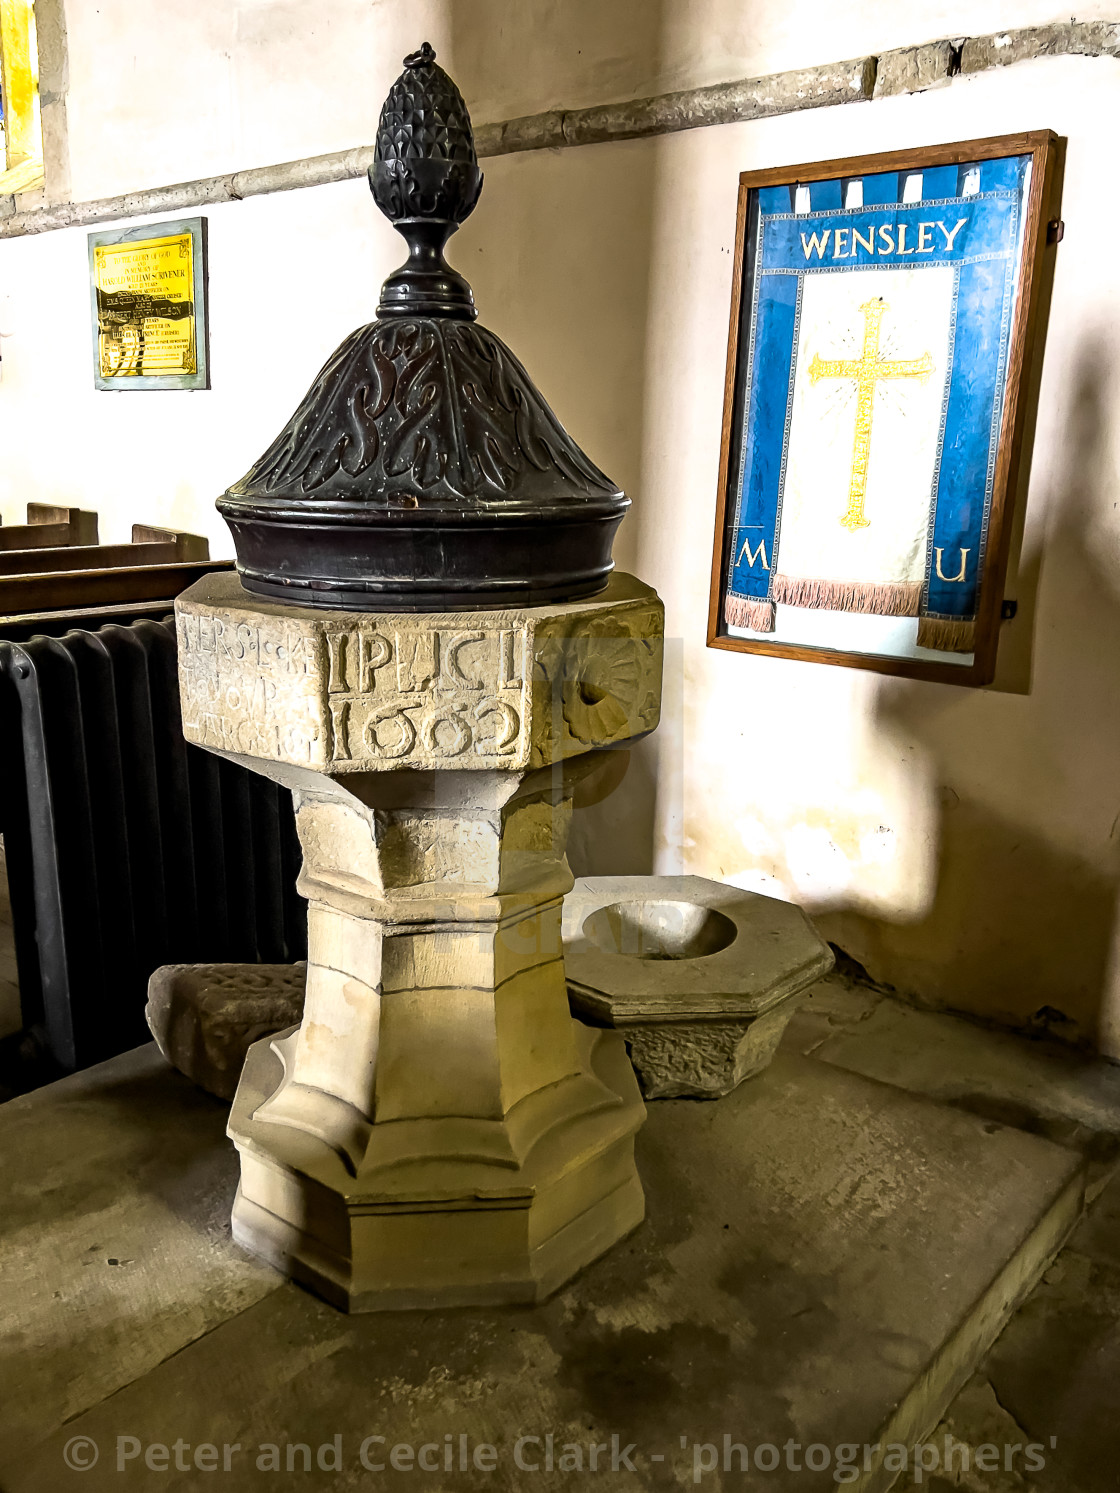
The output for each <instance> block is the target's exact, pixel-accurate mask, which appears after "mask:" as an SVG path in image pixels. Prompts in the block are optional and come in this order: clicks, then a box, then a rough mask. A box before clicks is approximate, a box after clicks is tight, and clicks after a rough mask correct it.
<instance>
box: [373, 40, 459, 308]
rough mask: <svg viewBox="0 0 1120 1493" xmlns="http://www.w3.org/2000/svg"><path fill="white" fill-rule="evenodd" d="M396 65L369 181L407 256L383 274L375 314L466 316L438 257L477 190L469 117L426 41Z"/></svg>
mask: <svg viewBox="0 0 1120 1493" xmlns="http://www.w3.org/2000/svg"><path fill="white" fill-rule="evenodd" d="M404 68H405V70H404V72H403V73H401V75H400V77H399V78H398V79H397V80H396V82H395V83H394V84H393V86H392V88H390V90H389V95H388V97H387V98H386V100H385V103H384V106H383V108H382V110H381V119H380V121H379V123H378V126H377V153H376V158H375V160H374V163H373V165H372V166H371V167H370V168H369V183H370V190H371V191H372V193H373V199H374V201H375V202H376V203H377V205H378V207H379V208H380V209H381V211H382V212H383V213H384V214H385V216H386V217H387V218H388V219H389V221H390V222H391V223H392V224H393V226H394V227H395V228H397V229H398V230H399V231H400V233H401V234H402V235H403V236H404V238H405V240H406V242H407V243H408V247H409V258H408V261H407V263H405V264H403V265H402V266H401V268H400V269H399V270H397V271H395V273H394V274H392V275H390V277H389V279H388V280H386V282H385V285H384V287H383V288H382V292H381V304H380V305H379V306H378V308H377V314H378V315H379V316H451V317H455V318H457V319H460V320H464V319H466V320H473V318H474V316H475V314H476V313H475V309H474V297H473V296H472V294H471V289H470V286H469V285H468V284H467V282H466V281H465V280H464V279H463V277H462V276H461V275H459V274H458V273H457V272H456V271H455V270H453V269H452V268H451V266H450V265H449V264H448V263H447V261H446V260H445V259H444V257H443V247H444V245H445V244H446V242H447V240H448V239H449V238H450V237H451V235H452V234H453V233H454V232H455V230H456V229H457V228H458V226H459V224H460V223H462V222H463V221H464V219H465V218H467V217H469V216H470V214H471V212H472V211H473V210H474V206H475V203H476V202H477V201H478V195H479V192H480V191H481V190H482V172H481V171H479V169H478V158H477V156H476V155H475V149H474V134H473V132H472V130H471V117H470V114H469V112H468V110H467V106H466V104H465V103H464V101H463V95H462V94H461V93H460V92H459V90H458V88H456V86H455V84H454V82H453V81H452V80H451V78H450V77H449V76H448V75H447V73H445V72H444V70H443V68H442V67H440V66H439V65H438V63H437V62H436V54H435V49H434V48H433V47H432V46H431V45H430V43H428V42H425V43H424V44H423V46H422V47H420V49H419V50H418V51H416V52H412V53H411V54H410V55H409V56H408V57H406V58H405V59H404Z"/></svg>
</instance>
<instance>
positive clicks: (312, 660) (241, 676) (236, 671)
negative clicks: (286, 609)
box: [176, 612, 322, 763]
mask: <svg viewBox="0 0 1120 1493" xmlns="http://www.w3.org/2000/svg"><path fill="white" fill-rule="evenodd" d="M176 631H177V635H178V639H179V679H180V693H181V697H182V705H183V729H184V732H185V733H186V735H187V737H188V739H189V740H191V741H194V742H197V743H198V744H199V745H200V746H208V747H214V748H216V749H217V750H218V751H223V752H235V753H237V754H239V755H242V756H249V757H269V758H273V759H277V760H283V761H296V762H306V763H313V762H315V761H316V760H317V758H318V756H319V753H320V749H319V748H318V743H319V741H320V737H321V735H322V733H321V732H320V729H319V726H318V723H317V720H316V711H315V707H314V700H313V699H312V698H311V693H310V692H311V690H312V688H313V686H314V681H315V675H316V673H317V667H316V665H317V659H316V648H315V640H314V639H313V638H309V637H306V636H305V635H303V634H301V633H299V632H298V631H295V630H293V629H291V628H288V627H285V626H283V625H282V624H277V625H276V626H275V627H273V628H271V629H269V628H268V627H262V626H259V625H257V624H255V623H251V622H246V621H235V620H234V619H233V618H223V617H219V616H212V615H211V616H207V615H204V614H198V613H192V612H180V614H179V616H178V619H177V624H176Z"/></svg>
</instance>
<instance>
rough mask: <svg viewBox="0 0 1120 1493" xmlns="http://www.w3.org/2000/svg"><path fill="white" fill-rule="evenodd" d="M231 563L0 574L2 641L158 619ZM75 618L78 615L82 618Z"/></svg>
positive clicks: (187, 563)
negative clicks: (196, 585) (183, 595)
mask: <svg viewBox="0 0 1120 1493" xmlns="http://www.w3.org/2000/svg"><path fill="white" fill-rule="evenodd" d="M232 569H233V561H232V560H194V561H173V562H171V563H162V564H153V565H135V566H132V567H130V568H129V569H125V570H121V569H117V570H72V571H64V572H62V573H60V574H53V575H52V574H47V575H0V638H15V637H30V636H31V635H32V634H33V633H34V632H44V633H48V634H51V635H55V636H57V631H56V626H57V624H59V623H65V626H63V627H62V629H61V630H62V631H63V632H65V631H66V628H67V627H90V626H99V625H100V623H95V622H94V620H93V619H94V618H95V617H100V618H102V619H103V620H105V621H120V620H123V617H124V614H125V613H128V620H132V619H133V618H136V617H140V616H147V617H151V616H160V615H163V613H164V612H169V611H171V610H172V608H173V606H174V601H175V597H176V596H178V594H179V592H180V591H185V590H186V588H187V587H188V586H193V585H194V583H195V581H197V580H201V578H202V577H203V576H204V575H209V574H210V572H211V571H214V570H232ZM78 614H81V615H80V616H79V615H78Z"/></svg>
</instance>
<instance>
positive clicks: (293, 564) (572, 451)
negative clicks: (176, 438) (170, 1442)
mask: <svg viewBox="0 0 1120 1493" xmlns="http://www.w3.org/2000/svg"><path fill="white" fill-rule="evenodd" d="M370 185H371V188H372V190H373V194H374V197H375V199H376V201H377V204H378V206H379V207H380V208H381V209H382V211H383V212H385V213H386V215H387V216H388V217H389V218H390V219H391V220H392V222H393V223H394V225H395V226H396V227H397V228H399V230H400V231H401V233H402V234H403V235H404V237H405V239H406V240H407V242H408V245H409V258H408V260H407V261H406V262H405V264H403V265H402V266H401V267H400V269H399V270H397V271H395V272H394V273H393V274H392V275H390V277H389V279H388V280H387V281H386V282H385V285H384V287H383V288H382V294H381V302H380V304H379V306H378V315H379V318H380V319H379V320H378V321H376V322H374V323H373V324H372V325H370V326H367V327H362V328H360V329H359V330H358V331H356V332H354V333H352V334H351V335H350V336H349V337H348V338H347V339H346V341H345V342H343V344H342V345H341V347H339V348H338V350H337V351H336V352H335V353H334V354H333V356H332V357H331V358H330V359H329V360H328V362H327V363H326V365H325V366H324V368H323V369H322V371H321V372H320V374H319V376H318V378H317V379H316V380H315V383H314V384H313V385H312V387H311V389H310V390H309V391H308V393H307V395H306V397H305V398H304V399H303V401H302V402H301V404H300V406H299V408H298V409H297V410H296V412H295V414H294V415H293V416H292V418H291V419H290V420H289V421H288V423H287V425H286V426H285V427H284V429H283V430H282V431H281V433H280V435H279V436H278V437H277V439H276V440H275V441H274V442H273V443H272V445H271V446H270V447H269V448H268V450H267V451H266V452H265V453H264V455H263V456H262V457H261V458H260V459H259V460H258V461H257V462H255V463H254V465H253V466H252V467H251V468H250V470H249V472H248V473H247V474H246V475H245V477H243V478H242V479H241V481H240V482H236V483H234V484H233V485H232V486H231V487H230V488H229V490H228V491H227V492H226V493H225V494H224V496H223V497H222V498H221V499H219V502H218V509H219V512H220V513H221V514H222V515H223V517H224V518H225V519H226V520H227V522H228V523H229V526H230V529H231V531H232V533H233V539H234V545H235V547H236V550H237V563H238V570H239V571H240V573H241V578H242V581H243V583H244V585H245V587H246V589H247V590H249V591H252V592H254V593H256V594H257V595H261V596H268V597H273V598H276V599H282V600H284V601H287V602H294V603H297V604H298V603H304V604H307V605H310V606H318V607H334V608H344V609H349V610H355V611H401V610H403V611H407V610H410V609H411V610H416V611H427V610H434V609H443V610H459V609H463V610H469V609H473V608H477V607H497V606H522V607H524V606H539V605H544V604H546V603H551V602H558V601H573V600H577V599H580V598H583V597H585V596H592V595H594V594H595V593H596V592H597V591H601V590H602V588H603V587H604V586H605V584H606V582H607V578H608V576H609V574H610V571H611V569H612V568H613V562H612V560H611V547H612V545H613V542H614V535H615V532H616V530H617V528H618V525H619V524H620V523H621V521H622V518H623V516H624V514H625V513H626V510H627V509H628V508H629V506H630V502H629V499H628V498H627V497H626V495H625V494H624V493H623V492H622V491H621V490H620V489H619V488H618V487H617V486H616V485H615V484H614V483H613V482H611V480H610V479H609V478H608V477H606V476H605V475H604V474H603V473H602V472H601V471H600V470H599V468H598V467H597V466H596V465H595V463H594V462H592V461H591V460H590V459H589V458H588V457H587V456H586V455H585V454H584V453H583V451H581V450H580V448H579V446H577V445H576V443H575V441H573V440H572V438H571V437H570V436H569V435H568V434H567V432H566V431H565V430H564V428H563V426H562V425H561V424H560V422H559V421H558V420H557V418H556V416H555V415H554V414H553V413H552V411H551V410H550V409H549V407H548V405H547V403H546V402H545V400H544V398H543V397H542V395H541V394H540V392H539V391H538V390H537V388H536V386H535V385H534V383H533V381H532V379H531V378H530V377H529V375H528V373H527V372H526V371H525V369H524V368H523V367H522V365H521V364H520V363H519V362H518V360H517V359H516V358H515V357H514V355H513V353H511V352H510V350H509V348H508V347H506V346H505V344H504V343H503V342H502V341H500V339H499V338H497V337H495V336H494V334H493V333H492V332H488V331H486V330H485V328H483V327H480V326H477V325H474V324H473V323H474V317H475V309H474V299H473V296H472V294H471V289H470V286H469V285H468V284H467V282H466V281H465V280H464V279H463V277H462V276H461V275H459V274H458V273H457V272H456V271H455V270H453V269H452V268H451V266H450V265H448V263H447V261H446V260H445V259H444V257H443V246H444V243H445V242H446V240H447V237H448V235H449V234H450V233H452V232H453V231H454V230H455V228H456V227H457V226H458V225H459V223H460V222H462V221H463V219H464V218H466V217H467V215H468V214H469V213H470V212H471V211H472V209H473V208H474V205H475V203H476V201H477V200H478V194H479V190H480V188H481V185H482V176H481V173H480V172H479V170H478V164H477V160H476V158H475V149H474V141H473V137H472V134H471V125H470V116H469V114H468V112H467V108H466V105H465V103H464V102H463V98H462V95H461V94H460V93H459V91H458V89H457V88H456V87H455V85H454V83H453V82H452V81H451V79H450V78H449V77H448V76H447V74H446V73H445V72H444V71H443V69H442V68H440V67H438V66H437V65H436V62H435V53H434V52H433V51H432V49H431V47H429V46H427V44H425V46H423V47H422V48H420V50H419V51H418V52H415V53H413V54H412V56H410V57H408V58H406V59H405V71H404V73H403V74H402V75H401V77H400V78H398V79H397V81H396V83H395V84H394V85H393V88H392V89H391V91H390V93H389V97H388V98H387V99H386V102H385V106H384V109H383V110H382V114H381V122H380V125H379V128H378V137H377V158H376V160H375V163H374V165H373V166H372V167H371V168H370Z"/></svg>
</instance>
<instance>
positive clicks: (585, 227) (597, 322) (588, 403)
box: [448, 0, 663, 876]
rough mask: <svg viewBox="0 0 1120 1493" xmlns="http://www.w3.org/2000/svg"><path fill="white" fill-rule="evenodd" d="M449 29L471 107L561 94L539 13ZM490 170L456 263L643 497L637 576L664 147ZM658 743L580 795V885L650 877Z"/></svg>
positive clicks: (596, 448)
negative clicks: (509, 76)
mask: <svg viewBox="0 0 1120 1493" xmlns="http://www.w3.org/2000/svg"><path fill="white" fill-rule="evenodd" d="M662 10H663V0H647V3H646V4H644V5H643V6H642V7H641V8H640V13H639V12H638V11H635V13H634V22H633V26H632V28H631V29H630V30H629V32H628V34H627V38H626V44H627V47H628V49H629V50H630V51H631V52H633V53H636V54H637V55H638V57H639V58H640V59H641V60H642V71H643V75H652V74H654V73H656V71H657V65H658V62H659V57H660V49H661V37H662ZM581 13H582V11H581ZM483 14H485V12H484V13H483ZM583 24H584V26H585V28H592V29H598V30H601V31H602V32H603V39H605V40H608V41H609V39H610V35H611V32H612V27H616V26H617V17H616V16H615V15H614V14H612V11H611V7H609V6H598V7H595V6H592V5H589V6H587V7H586V13H585V14H583ZM450 30H451V41H452V47H451V55H452V58H453V65H454V71H455V73H456V80H457V82H458V83H459V85H460V87H461V88H462V89H463V92H464V94H465V96H466V97H467V98H468V99H470V98H471V97H472V96H474V95H476V94H480V93H481V94H483V95H484V94H485V92H486V89H485V87H484V86H482V84H483V80H484V78H485V76H486V74H488V73H493V72H497V73H498V74H499V75H500V74H501V73H502V71H503V70H505V71H507V72H513V71H521V72H524V71H526V70H528V71H529V72H531V73H532V72H536V73H537V74H538V75H539V77H540V78H541V87H542V90H543V93H544V94H547V92H548V78H549V68H550V56H551V52H550V51H549V50H548V48H549V47H550V46H551V45H552V44H553V43H554V42H555V37H552V39H551V41H549V40H548V39H547V38H546V37H543V36H542V35H541V34H535V33H534V28H533V26H532V25H531V24H528V10H526V13H525V23H524V24H523V23H521V22H520V21H519V20H517V19H516V18H514V19H507V21H506V23H505V24H502V25H490V26H480V25H479V24H478V18H477V16H476V15H474V13H473V10H472V8H471V7H465V6H454V7H452V8H451V10H450ZM567 30H568V32H569V34H570V36H571V38H572V40H571V45H572V47H573V48H575V47H577V46H582V45H584V42H585V41H586V50H587V51H588V53H589V55H592V56H595V55H598V54H599V51H600V50H603V51H604V53H605V54H606V55H609V47H605V48H598V47H596V45H595V42H594V38H592V39H591V40H587V38H586V29H585V32H584V34H583V35H582V36H577V28H576V27H574V26H572V27H569V28H567ZM555 102H556V103H562V102H563V100H555ZM481 164H482V167H483V171H484V173H485V177H486V180H485V184H484V186H483V192H482V200H481V203H480V205H479V207H478V208H477V209H476V211H475V213H474V215H473V216H472V217H471V218H470V219H469V220H468V221H467V223H466V224H465V225H464V227H463V229H462V230H461V231H460V232H459V233H458V234H457V235H456V236H455V238H454V239H453V240H452V241H451V244H450V246H449V251H448V257H449V258H450V259H451V261H452V263H454V264H455V266H456V267H457V268H458V269H460V270H461V271H462V272H463V273H464V274H465V275H466V277H467V279H468V280H469V281H470V282H471V284H472V286H473V288H474V296H475V303H476V305H477V306H478V308H479V320H480V321H481V322H483V323H484V324H485V325H486V326H488V327H490V328H491V329H492V330H493V331H495V332H496V333H497V334H498V335H499V336H500V337H502V338H503V339H504V340H505V341H506V342H508V343H509V344H510V345H511V347H512V348H513V351H514V353H515V354H516V355H517V357H518V358H520V360H521V361H522V362H523V363H524V364H525V366H526V368H527V369H528V371H529V374H530V376H531V377H532V378H533V380H534V381H535V382H536V383H537V384H538V386H539V388H540V390H541V392H542V393H543V395H544V397H545V399H546V400H547V401H548V402H549V404H550V405H551V406H552V408H553V409H554V410H555V412H556V414H557V416H558V417H559V418H560V420H561V422H562V423H563V424H564V425H565V427H566V428H567V429H568V431H569V433H570V434H571V436H572V437H573V439H574V440H575V441H576V442H577V443H578V444H579V445H580V446H581V447H582V448H583V449H584V450H585V451H586V452H587V454H588V455H589V456H590V457H591V459H592V461H594V462H595V463H596V464H597V465H598V466H600V467H601V468H602V469H603V470H604V471H605V472H606V473H607V474H608V475H609V476H610V477H611V478H612V479H613V480H614V481H615V482H617V483H618V484H619V486H620V487H622V488H623V489H624V491H626V492H627V493H628V495H629V496H630V497H631V499H632V500H633V505H634V506H633V508H632V509H631V511H630V514H629V515H628V517H627V518H626V519H625V520H624V522H623V525H622V528H621V531H620V533H619V536H618V540H617V541H616V544H615V551H614V553H615V562H616V564H617V565H618V568H619V569H620V570H632V569H633V568H634V557H635V552H636V544H637V528H638V525H639V524H640V523H641V508H642V499H641V492H640V491H639V477H640V473H641V461H642V450H643V426H644V409H643V406H644V387H645V372H646V357H647V347H646V324H647V320H648V300H649V290H650V266H651V248H652V243H653V216H654V209H655V196H656V186H657V184H656V171H655V162H654V153H653V152H651V151H649V150H647V149H643V146H642V142H633V143H632V146H631V147H630V148H627V147H626V146H622V147H620V148H617V149H612V150H596V149H594V148H592V149H581V150H562V151H533V152H529V153H526V154H524V155H514V156H504V157H497V158H490V159H487V160H484V161H483V162H482V163H481ZM655 741H656V738H653V740H652V741H647V742H644V743H642V744H641V746H640V747H639V748H637V749H636V750H635V751H633V752H625V753H618V754H615V760H614V761H612V762H611V763H609V764H608V765H607V767H606V768H605V769H604V771H603V772H602V773H600V774H597V775H596V777H595V779H594V781H592V782H589V783H588V784H587V785H586V786H585V787H584V788H582V789H581V792H580V794H579V796H578V797H577V803H576V814H575V818H574V822H573V826H572V834H571V837H570V840H569V860H570V862H571V865H572V870H573V871H574V872H575V874H576V875H577V876H581V875H586V874H589V873H590V872H592V871H594V872H595V873H596V874H597V875H619V874H625V873H641V872H649V871H651V870H652V868H653V854H654V848H653V839H654V822H655V812H654V811H655V797H656V782H657V758H656V747H655V745H654V742H655Z"/></svg>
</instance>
